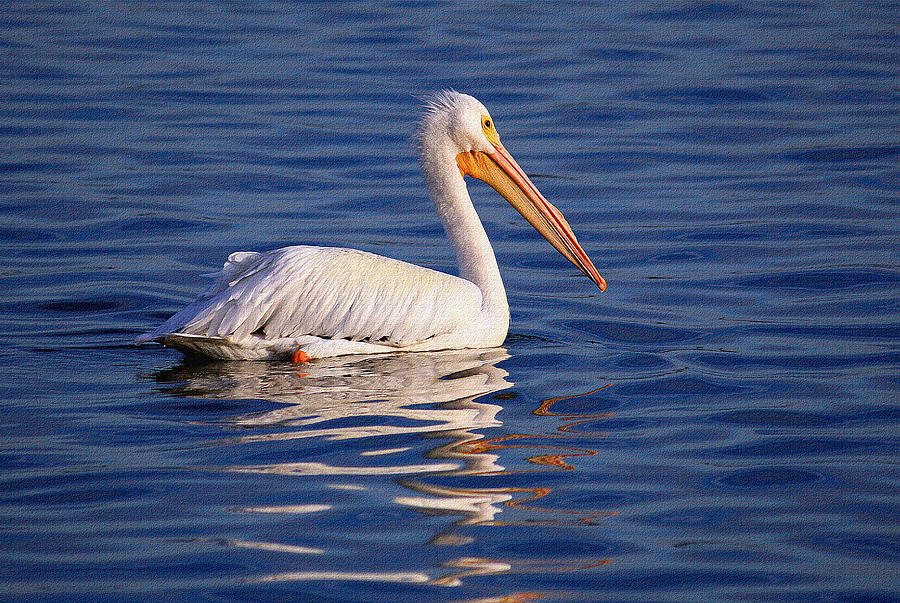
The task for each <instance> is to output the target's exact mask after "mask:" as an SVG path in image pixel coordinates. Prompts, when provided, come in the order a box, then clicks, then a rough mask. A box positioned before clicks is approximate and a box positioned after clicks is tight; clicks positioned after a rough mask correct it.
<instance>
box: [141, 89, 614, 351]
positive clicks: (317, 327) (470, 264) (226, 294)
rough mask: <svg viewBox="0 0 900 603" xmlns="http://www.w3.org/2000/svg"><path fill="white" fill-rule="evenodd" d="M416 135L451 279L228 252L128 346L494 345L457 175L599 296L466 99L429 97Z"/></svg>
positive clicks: (383, 263)
mask: <svg viewBox="0 0 900 603" xmlns="http://www.w3.org/2000/svg"><path fill="white" fill-rule="evenodd" d="M418 140H419V150H420V153H421V160H422V169H423V171H424V172H425V181H426V184H427V186H428V191H429V193H430V194H431V198H432V200H433V201H434V204H435V206H436V208H437V212H438V215H440V218H441V221H442V222H443V224H444V230H445V232H446V233H447V236H448V237H449V238H450V242H451V243H452V245H453V250H454V251H455V253H456V259H457V263H458V265H459V276H458V277H456V276H451V275H449V274H444V273H441V272H436V271H434V270H429V269H427V268H421V267H419V266H415V265H412V264H407V263H405V262H400V261H398V260H393V259H390V258H385V257H381V256H378V255H373V254H371V253H366V252H364V251H357V250H355V249H343V248H338V247H309V246H304V245H298V246H293V247H284V248H282V249H275V250H273V251H267V252H263V253H256V252H252V251H242V252H238V253H233V254H231V255H230V256H229V257H228V261H227V262H225V265H224V267H223V268H222V271H221V272H219V273H218V274H216V275H214V276H215V282H214V283H213V284H212V286H210V287H209V288H208V289H207V290H206V292H204V293H203V294H202V295H201V296H200V298H199V299H197V300H196V301H195V302H194V303H192V304H191V305H189V306H188V307H186V308H185V309H183V310H181V311H180V312H178V313H177V314H175V315H174V316H173V317H172V318H170V319H169V320H167V321H166V322H165V323H164V324H163V325H162V326H161V327H159V328H158V329H156V330H155V331H152V332H150V333H147V334H145V335H142V336H141V337H139V338H138V339H137V342H138V343H143V342H147V341H157V342H159V343H162V344H163V345H167V346H171V347H174V348H177V349H179V350H181V351H182V352H184V353H186V354H201V355H204V356H208V357H211V358H219V359H230V360H237V359H263V358H273V357H284V356H290V357H292V358H293V359H294V361H295V362H303V361H306V360H308V359H310V358H317V357H326V356H340V355H344V354H377V353H385V352H398V351H406V352H421V351H435V350H447V349H460V348H487V347H494V346H499V345H500V344H502V343H503V340H504V339H505V338H506V332H507V330H508V328H509V305H508V303H507V301H506V290H505V289H504V288H503V281H502V279H501V277H500V270H499V269H498V267H497V260H496V258H495V257H494V250H493V248H492V247H491V244H490V241H488V238H487V234H485V231H484V227H483V226H482V224H481V220H479V218H478V214H476V213H475V208H474V207H473V205H472V200H471V199H470V198H469V193H468V191H467V190H466V183H465V180H464V179H463V177H464V176H466V175H468V176H473V177H475V178H478V179H480V180H483V181H485V182H487V183H488V184H489V185H491V186H492V187H493V188H494V190H496V191H497V192H498V193H500V194H501V195H503V197H505V198H506V200H507V201H509V202H510V204H511V205H512V206H513V207H515V208H516V209H517V210H518V211H519V212H520V213H521V214H522V215H523V216H524V217H525V219H526V220H528V221H529V222H530V223H531V225H532V226H534V228H535V229H537V231H538V232H539V233H541V234H542V235H543V236H544V238H546V239H547V240H548V241H549V242H550V244H551V245H553V246H554V247H555V248H556V249H557V250H558V251H559V252H560V253H561V254H563V255H564V256H565V257H566V258H567V259H568V260H569V261H571V262H572V263H573V264H574V265H575V266H577V267H578V268H579V269H580V270H581V271H582V272H583V273H584V274H586V275H587V276H588V277H589V278H590V279H591V280H593V281H594V282H595V283H596V284H597V286H598V287H600V290H601V291H602V290H603V289H605V288H606V282H605V281H604V280H603V277H601V276H600V274H599V273H598V272H597V269H596V268H595V267H594V265H593V264H592V263H591V260H590V259H589V258H588V256H587V254H586V253H585V252H584V250H583V249H582V248H581V245H579V244H578V241H577V240H576V239H575V235H574V233H573V232H572V229H571V228H570V227H569V224H568V222H566V220H565V218H563V216H562V214H561V213H560V212H559V210H557V209H556V208H555V207H553V205H551V204H550V202H549V201H547V200H546V199H545V198H544V196H543V195H542V194H541V193H540V192H539V191H538V189H537V187H535V186H534V184H533V183H532V182H531V180H530V179H529V178H528V176H526V175H525V172H524V171H522V168H520V167H519V165H518V164H517V163H516V162H515V160H514V159H513V158H512V156H511V155H510V154H509V152H508V151H507V150H506V149H505V148H504V147H503V145H502V144H500V137H499V136H498V134H497V130H496V129H495V127H494V120H493V119H492V118H491V116H490V114H489V113H488V111H487V109H485V108H484V105H482V104H481V103H480V102H479V101H478V100H476V99H475V98H473V97H471V96H468V95H466V94H460V93H458V92H454V91H445V92H442V93H440V94H438V95H436V96H434V97H433V98H432V99H431V100H430V101H429V103H428V105H427V107H426V111H425V116H424V117H423V119H422V120H421V122H420V124H419V129H418Z"/></svg>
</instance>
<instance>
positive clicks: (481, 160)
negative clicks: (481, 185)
mask: <svg viewBox="0 0 900 603" xmlns="http://www.w3.org/2000/svg"><path fill="white" fill-rule="evenodd" d="M492 144H493V147H494V150H493V151H491V152H482V151H469V152H466V153H460V154H459V155H457V156H456V163H457V165H458V166H459V171H460V172H461V173H462V174H463V175H464V176H466V175H468V176H472V177H474V178H478V179H479V180H483V181H484V182H486V183H488V184H489V185H490V186H491V187H492V188H493V189H494V190H495V191H497V192H498V193H500V194H501V195H503V198H504V199H506V200H507V201H509V203H510V205H512V206H513V207H515V208H516V210H518V212H519V213H520V214H522V215H523V216H524V217H525V219H526V220H528V222H529V223H530V224H531V225H532V226H534V228H535V230H537V231H538V232H539V233H541V235H542V236H543V237H544V238H545V239H547V241H549V242H550V244H551V245H553V247H555V248H556V250H557V251H559V252H560V253H561V254H563V255H564V256H565V257H566V259H568V260H569V261H570V262H572V263H573V264H574V265H575V266H576V267H578V269H579V270H581V271H582V272H583V273H584V274H585V275H587V277H588V278H590V279H591V280H592V281H594V282H595V283H597V286H598V287H600V290H601V291H603V290H604V289H606V281H605V280H604V279H603V277H602V276H600V273H599V272H597V269H596V268H595V267H594V264H593V262H591V259H590V258H589V257H588V256H587V254H586V253H585V252H584V249H582V247H581V245H579V244H578V239H576V238H575V233H574V232H572V227H571V226H569V223H568V222H566V219H565V218H564V217H563V215H562V214H561V213H560V212H559V210H558V209H556V208H555V207H553V205H552V204H551V203H550V202H549V201H547V199H545V198H544V195H542V194H541V192H540V191H539V190H538V189H537V187H536V186H535V185H534V183H533V182H531V179H530V178H528V176H527V175H526V174H525V172H524V171H523V170H522V168H520V167H519V164H518V163H516V160H515V159H513V158H512V155H510V154H509V151H507V150H506V149H505V148H504V147H503V145H502V144H500V142H499V141H497V142H496V143H492Z"/></svg>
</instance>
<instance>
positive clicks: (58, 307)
mask: <svg viewBox="0 0 900 603" xmlns="http://www.w3.org/2000/svg"><path fill="white" fill-rule="evenodd" d="M897 24H898V6H897V3H895V2H865V3H862V2H860V3H841V2H814V1H810V2H805V1H804V2H749V3H738V2H697V3H693V2H669V3H666V2H615V3H613V2H609V3H607V2H579V3H573V4H563V5H558V6H556V7H551V5H550V4H549V3H536V2H535V3H513V2H480V3H469V2H463V3H459V4H456V3H444V2H430V1H422V2H384V3H350V2H325V3H287V2H279V3H268V2H262V3H246V4H245V3H217V2H205V1H198V2H184V3H99V2H97V3H90V2H84V3H80V2H73V3H42V2H28V3H25V2H21V3H19V2H11V3H5V4H4V5H3V7H2V8H0V48H2V52H0V75H2V77H0V144H2V151H0V343H2V345H0V369H2V374H3V379H2V381H0V423H2V429H0V467H2V471H0V517H2V523H0V525H2V530H0V597H3V598H10V599H22V600H34V599H36V598H43V599H71V600H75V599H83V598H90V599H93V600H97V599H105V600H122V599H124V600H147V599H166V600H173V599H175V600H180V599H198V600H215V601H233V600H254V599H262V600H315V601H375V600H380V601H457V602H462V601H469V602H475V601H482V602H483V601H501V600H502V601H591V600H642V601H686V600H697V601H700V600H703V601H707V600H720V601H733V600H747V601H775V600H784V601H796V600H829V601H848V600H855V601H888V600H896V599H897V598H898V597H900V538H898V525H900V506H898V498H900V497H898V478H900V470H898V465H897V461H898V423H900V409H898V389H900V378H898V375H900V371H898V364H900V352H898V335H900V312H898V292H900V287H898V284H900V270H898V258H900V255H898V235H897V233H898V201H900V178H898V172H900V170H898V166H900V132H898V125H900V115H898V109H900V100H898V89H897V82H898V81H900V68H898V66H900V51H898V44H897ZM445 87H453V88H456V89H458V90H460V91H463V92H469V93H471V94H474V95H475V96H477V97H478V98H479V99H480V100H482V101H483V102H484V103H485V104H486V105H487V106H488V108H489V109H490V110H491V112H492V114H493V117H494V118H495V120H496V122H497V126H498V129H499V131H500V135H501V137H502V138H503V140H504V143H505V145H506V147H507V148H508V149H509V150H510V151H511V152H512V153H513V155H514V156H515V157H516V158H517V159H518V161H519V163H520V164H521V165H522V166H523V167H524V168H525V169H526V170H527V171H529V173H530V174H531V175H532V177H533V179H534V182H535V183H536V184H537V186H538V187H540V188H541V190H542V191H543V193H544V194H545V195H546V196H547V198H548V199H550V200H551V201H552V202H553V203H554V204H556V205H557V206H558V207H559V208H560V209H561V210H562V211H564V212H565V214H566V216H567V217H568V219H569V221H570V223H571V224H572V225H573V228H574V229H575V231H576V233H577V234H578V236H579V239H580V241H581V242H582V244H583V245H584V247H585V248H586V250H587V251H588V253H589V254H590V255H591V257H592V258H593V260H594V262H595V263H596V265H597V267H598V269H599V270H600V273H601V274H603V276H605V277H606V279H607V280H608V282H609V288H608V289H607V291H606V292H604V293H602V294H601V293H600V292H599V291H598V290H597V288H596V287H595V286H594V285H593V284H592V283H591V282H590V281H589V280H588V279H586V278H585V277H584V276H583V275H581V274H580V273H579V272H578V271H577V270H576V269H575V268H574V267H572V266H571V265H570V264H569V263H568V262H566V260H565V259H564V258H562V257H561V256H560V255H558V254H557V253H556V252H555V251H553V249H552V248H550V246H549V245H547V243H546V242H544V241H543V240H542V239H541V238H540V237H539V235H537V234H536V233H535V232H534V231H533V230H532V229H531V228H530V226H529V225H528V224H527V223H526V222H525V221H524V220H523V219H522V218H521V217H520V216H519V215H518V214H517V213H516V212H515V211H514V210H513V209H512V208H511V207H509V206H508V204H507V203H506V202H505V201H503V199H502V198H500V197H499V196H497V195H496V194H495V193H494V192H493V191H492V190H490V189H489V188H488V187H487V186H485V185H483V184H481V183H478V182H475V183H472V184H470V190H471V192H472V195H473V198H474V199H475V202H476V206H477V207H478V209H479V211H480V213H481V215H482V217H483V219H484V221H485V225H486V228H487V230H488V232H489V234H490V236H491V238H492V241H493V242H494V246H495V249H496V251H497V256H498V260H499V262H500V265H501V269H502V271H503V273H504V278H505V281H506V285H507V289H508V292H509V298H510V304H511V308H512V326H511V329H510V334H509V337H508V339H507V341H506V344H505V346H504V348H502V349H497V350H481V351H463V352H451V353H445V354H423V355H398V356H392V357H380V358H352V357H348V358H343V359H331V360H323V361H316V362H312V363H309V364H307V365H303V366H300V367H297V366H293V365H290V364H287V363H266V362H256V363H254V362H243V363H242V362H234V363H217V364H207V365H198V364H190V363H184V362H183V361H182V357H181V356H180V355H179V354H178V353H177V352H174V351H172V350H168V349H165V348H162V347H158V346H143V347H135V346H133V345H132V344H131V341H132V340H133V338H134V337H135V336H136V335H138V334H139V333H142V332H144V331H147V330H150V329H151V328H153V327H155V326H157V325H159V324H160V323H161V322H162V321H163V320H165V319H166V318H167V317H168V316H170V315H171V314H172V313H174V312H175V311H176V310H177V309H179V308H180V307H182V306H183V305H184V304H186V303H187V302H188V301H190V300H191V299H192V298H193V297H194V296H195V295H197V294H198V293H199V292H200V291H201V290H202V288H203V287H204V286H205V285H204V283H205V282H206V281H205V280H204V279H203V278H202V277H201V276H200V275H201V274H204V273H208V272H213V271H215V270H217V269H218V268H219V267H220V266H221V264H222V263H223V262H224V260H225V258H226V257H227V256H228V254H229V253H231V252H233V251H238V250H265V249H270V248H274V247H279V246H283V245H287V244H296V243H303V244H320V245H340V246H344V245H346V246H352V247H356V248H360V249H365V250H368V251H372V252H375V253H380V254H382V255H388V256H391V257H395V258H399V259H403V260H407V261H412V262H415V263H418V264H422V265H426V266H429V267H432V268H436V269H440V270H447V271H453V270H454V262H453V259H452V257H451V254H450V251H449V248H448V246H447V244H446V243H445V240H444V238H443V233H442V230H441V227H440V225H439V223H438V221H437V219H436V217H435V215H434V213H433V212H432V208H431V205H430V202H429V201H428V199H427V198H426V197H425V194H424V191H423V184H422V181H421V175H420V172H419V168H418V166H417V161H416V157H415V151H414V148H413V144H412V141H411V137H412V134H413V130H414V127H415V121H416V119H417V115H418V113H419V107H420V100H419V99H420V97H421V96H422V95H425V94H427V93H429V92H433V91H435V90H439V89H441V88H445Z"/></svg>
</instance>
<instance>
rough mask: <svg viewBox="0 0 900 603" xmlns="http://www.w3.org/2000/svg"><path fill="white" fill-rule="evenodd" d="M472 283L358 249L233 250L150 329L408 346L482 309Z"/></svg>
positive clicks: (158, 332)
mask: <svg viewBox="0 0 900 603" xmlns="http://www.w3.org/2000/svg"><path fill="white" fill-rule="evenodd" d="M481 301H482V300H481V291H480V290H479V289H478V287H476V286H475V285H474V284H473V283H471V282H469V281H466V280H463V279H460V278H457V277H455V276H451V275H448V274H443V273H441V272H437V271H434V270H429V269H427V268H422V267H420V266H415V265H412V264H407V263H405V262H400V261H398V260H393V259H389V258H385V257H381V256H377V255H374V254H371V253H366V252H363V251H357V250H355V249H344V248H337V247H308V246H294V247H285V248H282V249H276V250H274V251H270V252H266V253H254V252H239V253H233V254H231V256H229V258H228V261H227V262H226V263H225V265H224V266H223V268H222V271H221V272H219V273H217V274H216V275H215V281H214V282H213V284H212V285H211V286H210V287H209V289H207V290H206V291H205V292H204V293H203V295H202V296H201V297H200V298H199V299H198V300H197V301H195V302H194V303H193V304H191V305H189V306H188V307H187V308H185V309H184V310H182V311H181V312H179V313H178V314H176V315H175V316H173V317H172V318H170V319H169V320H168V321H167V322H166V323H165V324H164V325H162V326H161V327H160V328H159V329H157V330H156V331H155V332H154V333H152V334H150V335H151V336H153V335H156V336H158V335H161V334H167V333H182V334H186V335H202V336H208V337H233V338H234V339H238V340H240V339H246V338H249V337H251V336H253V335H256V336H260V337H263V338H264V339H280V338H285V337H300V336H303V335H315V336H318V337H327V338H332V339H338V338H342V339H350V340H354V341H362V340H365V341H370V342H372V343H381V344H385V345H394V346H404V345H409V344H412V343H417V342H420V341H424V340H426V339H428V338H430V337H434V336H437V335H440V334H443V333H450V332H453V331H454V330H456V329H459V328H461V327H463V326H464V325H466V324H467V322H469V321H471V320H472V319H473V318H474V317H475V316H477V315H478V312H480V310H481Z"/></svg>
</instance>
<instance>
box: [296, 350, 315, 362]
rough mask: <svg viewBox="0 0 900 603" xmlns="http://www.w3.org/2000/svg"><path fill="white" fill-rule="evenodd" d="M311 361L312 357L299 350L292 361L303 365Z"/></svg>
mask: <svg viewBox="0 0 900 603" xmlns="http://www.w3.org/2000/svg"><path fill="white" fill-rule="evenodd" d="M310 360H312V356H310V355H309V354H307V353H306V352H304V351H303V350H297V351H296V352H294V354H293V355H292V356H291V361H292V362H294V363H295V364H303V363H304V362H309V361H310Z"/></svg>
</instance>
